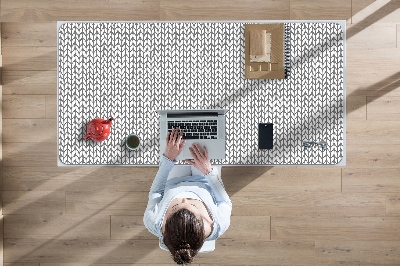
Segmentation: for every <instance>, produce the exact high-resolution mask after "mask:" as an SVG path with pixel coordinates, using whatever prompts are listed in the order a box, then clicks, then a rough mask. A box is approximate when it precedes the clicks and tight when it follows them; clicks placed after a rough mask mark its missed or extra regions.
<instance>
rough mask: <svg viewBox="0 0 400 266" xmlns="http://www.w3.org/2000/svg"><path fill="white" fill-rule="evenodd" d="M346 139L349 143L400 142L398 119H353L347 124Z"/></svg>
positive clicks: (399, 123)
mask: <svg viewBox="0 0 400 266" xmlns="http://www.w3.org/2000/svg"><path fill="white" fill-rule="evenodd" d="M346 130H347V135H346V137H347V140H348V141H350V142H351V143H357V142H358V143H368V144H400V139H399V137H398V135H397V133H398V132H399V131H400V122H399V121H385V120H374V121H371V120H364V121H361V120H358V121H357V120H354V121H352V122H351V123H348V124H347V128H346Z"/></svg>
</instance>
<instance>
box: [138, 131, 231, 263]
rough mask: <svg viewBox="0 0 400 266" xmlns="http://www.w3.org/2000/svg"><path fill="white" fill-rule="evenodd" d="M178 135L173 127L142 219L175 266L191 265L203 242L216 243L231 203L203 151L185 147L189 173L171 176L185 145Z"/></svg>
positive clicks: (196, 146)
mask: <svg viewBox="0 0 400 266" xmlns="http://www.w3.org/2000/svg"><path fill="white" fill-rule="evenodd" d="M182 136H183V131H180V133H179V129H177V128H175V129H174V130H173V131H172V132H171V133H168V135H167V145H166V148H165V152H164V154H163V155H162V156H161V159H160V167H159V170H158V172H157V175H156V177H155V178H154V181H153V184H152V186H151V188H150V192H149V202H148V204H147V208H146V211H145V214H144V218H143V221H144V224H145V226H146V228H147V229H148V230H149V231H150V232H151V233H152V234H154V235H155V236H157V237H159V238H160V239H162V240H163V241H164V243H165V245H166V246H167V247H168V249H169V251H170V252H171V255H172V257H173V259H174V261H175V262H176V263H178V264H184V263H191V262H192V260H193V258H194V257H195V256H196V255H197V253H198V251H199V250H200V248H201V247H202V245H203V243H204V241H205V240H215V239H217V238H219V237H220V236H221V235H222V234H223V233H224V232H225V231H226V230H227V229H228V227H229V224H230V217H231V212H232V203H231V200H230V199H229V196H228V194H227V193H226V191H225V188H224V185H223V183H222V180H221V177H220V173H219V171H218V169H217V168H216V167H212V166H211V163H210V160H209V159H208V153H207V149H206V147H204V148H203V149H204V150H202V149H201V148H200V147H199V146H198V145H197V144H193V145H192V147H190V148H189V149H190V152H191V154H192V156H193V160H185V161H186V162H187V163H188V164H190V168H189V173H186V174H182V173H181V174H174V173H173V172H171V170H173V168H174V162H175V158H176V157H177V156H178V155H179V153H180V152H181V151H182V149H183V147H184V146H185V144H186V141H182ZM188 167H189V166H188ZM184 168H185V167H184ZM175 169H181V167H177V168H175Z"/></svg>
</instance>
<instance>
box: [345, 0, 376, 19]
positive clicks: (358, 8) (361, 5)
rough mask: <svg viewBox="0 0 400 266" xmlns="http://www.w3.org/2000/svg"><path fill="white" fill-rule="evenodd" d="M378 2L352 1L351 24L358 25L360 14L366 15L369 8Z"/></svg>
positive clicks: (367, 0)
mask: <svg viewBox="0 0 400 266" xmlns="http://www.w3.org/2000/svg"><path fill="white" fill-rule="evenodd" d="M375 1H376V0H351V23H357V22H359V21H360V19H361V18H360V15H357V14H358V13H359V12H363V13H365V12H366V11H367V10H365V11H363V10H364V9H368V6H369V5H371V4H373V3H374V2H375Z"/></svg>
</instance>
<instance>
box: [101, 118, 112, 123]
mask: <svg viewBox="0 0 400 266" xmlns="http://www.w3.org/2000/svg"><path fill="white" fill-rule="evenodd" d="M113 120H114V118H112V117H110V118H109V119H108V120H105V121H103V123H102V124H108V123H110V122H111V121H113Z"/></svg>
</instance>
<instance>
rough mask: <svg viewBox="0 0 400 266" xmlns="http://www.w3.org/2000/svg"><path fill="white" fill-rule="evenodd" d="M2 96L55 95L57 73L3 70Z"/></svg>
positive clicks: (51, 71) (52, 71)
mask: <svg viewBox="0 0 400 266" xmlns="http://www.w3.org/2000/svg"><path fill="white" fill-rule="evenodd" d="M3 84H4V85H3V94H45V95H56V94H57V72H56V71H54V70H49V71H36V70H34V71H26V70H20V71H12V70H11V71H6V70H3Z"/></svg>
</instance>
